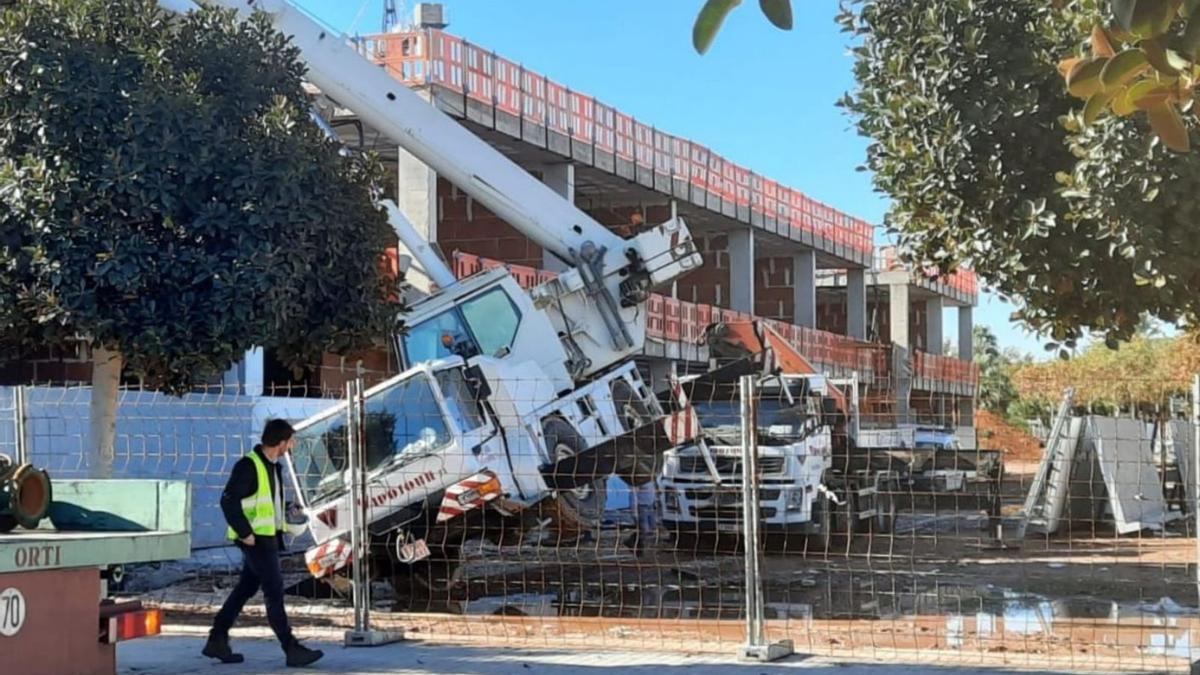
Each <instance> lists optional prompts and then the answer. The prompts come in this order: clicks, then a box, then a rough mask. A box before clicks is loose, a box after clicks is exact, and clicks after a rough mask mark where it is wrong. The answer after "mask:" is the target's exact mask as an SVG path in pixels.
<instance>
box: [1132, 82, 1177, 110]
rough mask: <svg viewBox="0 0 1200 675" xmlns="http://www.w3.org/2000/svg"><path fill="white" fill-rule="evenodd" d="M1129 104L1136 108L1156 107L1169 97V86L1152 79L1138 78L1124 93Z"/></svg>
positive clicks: (1147, 108)
mask: <svg viewBox="0 0 1200 675" xmlns="http://www.w3.org/2000/svg"><path fill="white" fill-rule="evenodd" d="M1125 97H1126V99H1127V100H1128V102H1129V104H1130V105H1132V106H1133V107H1135V108H1137V109H1138V110H1149V109H1151V108H1157V107H1158V106H1160V105H1162V104H1164V103H1166V102H1167V101H1168V100H1170V98H1171V88H1170V87H1167V86H1164V85H1161V84H1159V83H1158V82H1156V81H1154V80H1149V79H1146V80H1139V81H1137V82H1135V83H1134V84H1133V86H1131V87H1129V90H1128V92H1127V93H1126V94H1125Z"/></svg>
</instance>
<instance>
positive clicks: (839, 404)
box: [659, 322, 1002, 552]
mask: <svg viewBox="0 0 1200 675" xmlns="http://www.w3.org/2000/svg"><path fill="white" fill-rule="evenodd" d="M707 337H708V345H709V349H710V352H711V354H712V356H713V358H714V362H715V364H714V365H715V366H719V367H714V368H713V370H711V371H710V372H709V373H706V374H704V375H699V376H691V377H687V378H681V380H680V381H679V382H678V383H677V386H676V388H677V390H678V395H679V396H680V397H681V398H684V399H686V401H687V403H688V406H689V407H690V409H692V410H694V411H695V414H696V417H697V421H698V426H699V429H698V431H697V432H696V436H695V438H694V439H693V440H692V441H690V442H687V443H684V444H683V445H681V446H680V447H679V448H676V449H673V450H671V451H669V452H668V453H667V459H666V461H665V463H664V467H663V473H662V475H661V477H660V479H659V488H660V489H659V509H660V511H661V515H662V522H663V524H664V526H665V527H666V528H667V529H668V530H669V531H671V532H672V534H673V536H674V537H675V541H676V545H677V547H678V548H682V549H690V550H696V551H700V552H702V551H704V550H706V549H707V550H712V548H713V544H715V543H716V542H720V541H721V539H722V537H721V535H723V534H727V535H735V536H736V535H739V534H740V533H741V532H742V531H743V523H742V461H741V455H742V448H741V411H740V394H739V392H738V390H737V386H736V385H737V378H738V376H740V375H745V374H756V375H759V378H758V387H759V397H758V423H759V428H758V447H759V456H760V457H759V467H760V473H761V478H760V495H759V497H760V499H759V502H760V504H759V506H760V514H761V518H762V523H761V528H760V529H761V531H762V532H763V533H764V534H766V535H767V543H768V544H769V545H771V546H772V548H783V549H787V550H793V551H806V550H807V551H825V550H827V549H828V548H829V547H830V546H831V544H832V537H834V536H837V537H840V538H843V539H845V540H846V541H849V539H850V538H851V537H852V536H853V535H854V534H855V533H857V532H865V531H874V532H880V533H889V532H891V531H892V529H893V527H894V525H895V521H896V513H897V510H898V506H899V503H905V504H907V503H909V502H911V501H912V499H914V498H915V497H918V496H920V497H932V496H935V495H938V494H945V493H951V494H954V495H956V496H959V495H962V494H963V493H964V492H969V491H970V490H971V489H972V488H974V487H975V486H977V485H983V486H985V489H986V492H985V494H984V495H982V496H983V497H984V498H985V499H986V502H987V503H986V505H985V506H986V508H987V510H988V512H989V514H990V515H992V516H993V518H995V517H998V515H999V484H1000V478H1001V476H1002V470H1001V464H1000V453H999V452H998V451H994V450H963V449H960V448H959V447H958V443H957V440H956V439H955V436H954V434H953V433H952V432H947V431H945V430H941V429H936V428H929V427H917V426H905V427H895V428H870V427H869V426H867V425H863V424H861V416H860V414H859V405H858V381H857V379H856V378H851V379H848V380H836V381H835V380H831V379H830V378H827V377H826V376H825V375H824V374H822V373H821V372H819V371H818V370H817V369H816V368H815V367H813V365H812V364H811V363H809V362H808V361H807V360H806V359H805V358H804V357H803V355H801V354H799V353H798V352H797V351H796V350H795V349H794V348H793V347H792V346H791V345H789V344H788V343H787V342H786V341H785V340H784V339H783V338H782V337H781V336H779V335H778V334H777V333H775V332H774V331H773V330H772V329H771V328H770V327H769V326H767V325H765V324H763V323H761V322H744V323H733V324H722V325H719V326H714V327H711V328H710V330H709V332H708V336H707ZM726 539H734V537H733V536H731V537H728V538H726Z"/></svg>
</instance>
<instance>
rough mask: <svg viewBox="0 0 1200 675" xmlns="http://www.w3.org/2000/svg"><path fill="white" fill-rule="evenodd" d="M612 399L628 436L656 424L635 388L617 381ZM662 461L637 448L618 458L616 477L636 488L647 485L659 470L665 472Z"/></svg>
mask: <svg viewBox="0 0 1200 675" xmlns="http://www.w3.org/2000/svg"><path fill="white" fill-rule="evenodd" d="M612 397H613V406H615V407H616V409H617V418H618V419H620V420H621V428H622V429H624V430H625V431H626V432H630V431H633V430H634V429H637V428H640V427H641V426H642V425H645V424H649V423H650V422H651V421H653V419H654V416H653V415H652V414H651V412H650V409H649V408H648V407H647V406H646V402H645V401H643V400H642V399H641V398H639V397H638V396H637V394H635V393H634V391H633V387H632V386H630V384H629V383H628V382H626V381H625V380H621V379H618V380H616V381H614V382H613V384H612ZM660 457H661V455H659V454H657V453H643V452H641V451H639V450H638V449H636V448H635V449H634V450H633V453H632V454H631V455H628V456H624V457H620V458H618V460H617V466H616V472H617V475H618V476H620V477H621V480H623V481H625V482H626V483H629V484H630V485H632V486H634V487H637V486H639V485H645V484H646V483H649V482H650V481H652V480H654V478H655V477H656V476H657V475H658V470H659V469H661V468H662V467H661V460H660Z"/></svg>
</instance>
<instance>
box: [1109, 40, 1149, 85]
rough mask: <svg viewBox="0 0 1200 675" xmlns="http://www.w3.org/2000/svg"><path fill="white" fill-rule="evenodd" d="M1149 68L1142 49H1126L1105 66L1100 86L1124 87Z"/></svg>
mask: <svg viewBox="0 0 1200 675" xmlns="http://www.w3.org/2000/svg"><path fill="white" fill-rule="evenodd" d="M1148 66H1149V62H1148V61H1147V60H1146V55H1145V54H1144V53H1143V52H1142V50H1140V49H1136V48H1134V49H1126V50H1125V51H1123V52H1121V53H1119V54H1117V55H1116V56H1114V57H1112V58H1111V59H1109V60H1108V63H1106V64H1104V69H1103V70H1101V71H1100V84H1101V85H1103V86H1104V87H1106V88H1107V87H1122V86H1124V85H1126V84H1128V83H1129V82H1130V81H1131V80H1133V78H1135V77H1137V76H1138V75H1140V74H1141V73H1142V72H1143V71H1145V70H1146V68H1147V67H1148Z"/></svg>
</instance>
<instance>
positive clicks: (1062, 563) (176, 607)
mask: <svg viewBox="0 0 1200 675" xmlns="http://www.w3.org/2000/svg"><path fill="white" fill-rule="evenodd" d="M1036 468H1037V461H1036V460H1035V459H1023V458H1020V457H1011V458H1010V459H1009V461H1007V462H1006V472H1005V481H1004V484H1003V486H1002V487H1003V489H1002V498H1003V507H1002V513H1003V514H1004V517H1003V518H1002V520H1001V529H1000V530H999V534H1000V537H999V538H997V537H996V536H994V535H995V534H996V531H995V530H992V529H988V525H989V520H988V518H987V517H986V515H985V514H984V512H983V510H982V508H981V504H982V503H983V500H980V499H978V498H975V497H971V496H952V495H942V496H938V497H936V498H934V497H932V496H929V495H913V496H911V497H912V498H911V499H910V500H909V501H908V506H909V508H908V509H907V510H906V511H905V512H902V513H901V515H900V517H899V519H898V522H897V526H896V530H895V532H894V533H891V534H886V535H884V534H871V533H867V534H863V535H861V536H859V537H857V538H855V539H854V540H853V541H851V542H848V543H847V542H844V541H842V542H840V543H838V544H837V545H835V546H834V548H833V549H832V550H831V551H829V552H824V553H820V554H817V553H813V552H808V553H804V552H803V551H801V552H794V553H787V554H768V555H766V556H765V559H764V564H763V587H764V605H765V612H764V614H765V617H766V626H767V632H768V636H769V637H770V638H771V639H773V640H776V639H790V640H792V641H793V642H794V643H795V645H796V649H797V651H800V652H804V653H810V654H819V655H823V656H827V657H831V658H837V659H847V660H856V661H883V662H887V663H918V664H923V663H932V662H937V663H950V664H959V665H961V664H970V665H978V666H989V667H990V666H1004V667H1010V668H1011V667H1020V668H1054V669H1063V670H1091V671H1104V672H1108V671H1140V672H1187V669H1188V662H1189V661H1190V660H1195V659H1200V613H1198V611H1197V601H1196V588H1197V586H1196V565H1195V561H1196V559H1197V548H1196V547H1197V542H1196V539H1195V538H1193V537H1191V536H1189V535H1190V528H1189V527H1188V526H1187V525H1185V524H1184V522H1183V521H1180V522H1176V523H1173V524H1172V525H1171V527H1170V528H1169V529H1168V531H1167V532H1163V533H1154V534H1151V533H1142V534H1140V535H1129V536H1120V537H1118V536H1116V535H1115V534H1114V533H1113V532H1112V531H1111V529H1105V526H1103V525H1101V526H1098V527H1095V528H1091V529H1088V530H1078V529H1077V530H1073V531H1070V532H1064V533H1060V534H1057V535H1055V536H1050V537H1047V536H1040V535H1038V536H1034V535H1031V536H1028V537H1026V538H1025V539H1024V540H1021V541H1016V540H1014V539H1013V538H1012V537H1013V534H1012V533H1013V531H1014V530H1015V525H1016V520H1015V515H1016V513H1017V512H1018V511H1019V509H1020V505H1021V503H1022V502H1023V500H1024V497H1025V492H1026V490H1027V488H1028V485H1029V483H1030V481H1031V480H1032V475H1033V472H1034V471H1035V470H1036ZM994 524H995V523H994V521H993V522H992V525H994ZM625 534H626V532H625V531H623V530H622V529H621V526H613V527H609V528H607V529H605V530H603V531H602V532H601V535H600V537H599V538H598V539H597V541H595V542H593V543H589V544H580V545H576V546H572V547H563V548H554V547H545V546H537V545H525V546H519V547H507V548H504V549H497V548H495V547H492V546H490V545H487V544H483V543H473V544H471V545H469V546H468V547H467V548H466V554H465V558H466V564H465V565H464V567H463V568H462V572H461V574H460V575H459V576H458V578H457V579H456V581H455V583H454V584H453V585H452V586H451V587H450V588H449V589H444V590H439V591H436V592H434V593H431V594H429V595H427V596H425V597H424V598H423V599H422V600H420V601H417V600H414V599H413V598H408V599H407V600H398V599H397V596H395V595H393V594H392V591H391V589H390V588H389V587H388V586H387V585H386V584H383V583H378V584H376V585H375V591H374V594H375V595H374V597H375V603H374V604H375V607H376V608H377V613H376V614H375V615H374V619H373V620H374V621H375V623H376V625H378V626H380V627H402V628H404V629H405V630H406V631H407V632H408V633H409V635H410V636H414V637H417V638H421V639H430V640H434V641H439V642H458V643H469V644H474V645H481V644H482V645H503V646H508V647H522V648H530V647H554V648H560V647H561V648H567V647H577V648H583V649H595V648H597V647H601V648H614V649H617V648H619V649H654V650H660V651H661V650H680V651H686V652H697V653H699V652H721V653H730V652H731V651H736V650H737V649H738V648H739V646H740V645H741V644H743V642H744V640H745V632H744V631H745V628H744V617H745V592H744V590H745V586H746V584H745V564H744V557H743V556H742V554H741V553H739V552H737V550H736V549H731V550H720V551H718V550H717V549H716V548H714V549H713V550H711V551H703V550H702V551H695V550H689V551H677V550H674V548H673V545H672V543H671V542H670V541H668V540H667V539H666V538H665V537H664V538H662V539H660V540H659V541H657V542H654V543H653V544H652V545H651V546H650V548H649V550H648V551H646V552H645V553H644V554H643V555H642V556H640V557H638V556H635V555H634V554H633V553H632V552H631V551H630V550H628V549H627V548H625V547H624V546H622V545H621V539H622V538H623V537H624V536H625ZM304 577H305V575H304V573H303V571H302V570H297V571H296V572H295V573H294V574H292V575H291V579H292V580H294V581H301V580H303V579H304ZM232 583H233V578H232V577H230V576H224V575H216V574H212V573H207V574H197V575H192V576H191V577H190V578H188V579H186V580H185V581H183V582H181V583H179V584H175V585H173V586H170V587H167V588H163V589H159V590H157V591H154V592H151V593H150V594H148V595H147V596H146V597H147V598H148V599H150V600H152V601H154V602H157V603H159V604H160V605H161V606H163V607H164V608H165V609H167V610H168V620H169V622H171V623H174V624H183V625H188V624H190V625H194V626H202V625H204V624H205V623H206V622H207V621H208V620H209V617H211V615H212V612H214V611H215V605H216V604H219V602H220V601H221V600H222V599H223V595H224V593H225V592H227V589H228V588H229V587H230V586H231V585H232ZM309 595H311V594H309ZM289 602H290V603H291V607H292V610H291V611H292V613H293V615H295V616H296V617H297V619H296V622H297V623H298V624H300V625H303V626H305V628H306V629H307V630H313V631H326V632H330V633H331V634H334V633H337V632H338V631H340V630H342V629H344V628H345V627H347V626H349V625H350V621H351V618H352V612H351V611H350V609H349V604H348V602H347V601H346V600H345V599H344V598H337V597H334V598H329V599H324V600H318V599H312V598H301V597H295V598H293V599H292V600H290V601H289ZM246 623H247V624H248V625H251V626H255V625H258V626H261V625H262V623H263V620H262V614H261V608H254V609H251V612H250V615H249V618H248V620H247V622H246Z"/></svg>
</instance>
